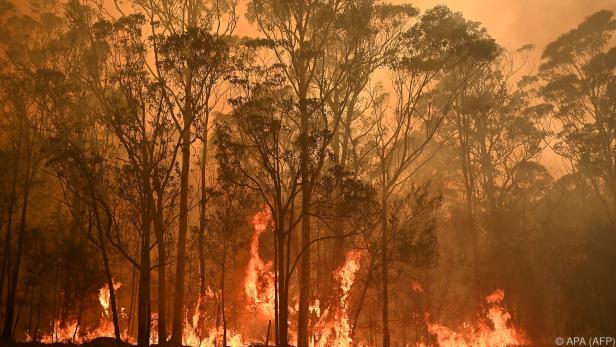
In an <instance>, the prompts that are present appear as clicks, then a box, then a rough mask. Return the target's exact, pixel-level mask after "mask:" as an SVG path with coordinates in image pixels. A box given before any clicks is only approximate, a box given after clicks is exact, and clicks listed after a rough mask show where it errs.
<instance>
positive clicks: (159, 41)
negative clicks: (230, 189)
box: [134, 0, 237, 344]
mask: <svg viewBox="0 0 616 347" xmlns="http://www.w3.org/2000/svg"><path fill="white" fill-rule="evenodd" d="M236 2H237V1H236V0H207V1H197V0H172V1H167V0H135V1H134V3H135V5H136V7H137V8H139V9H141V10H142V11H143V12H144V13H145V15H146V16H147V18H148V20H149V29H150V38H151V46H150V47H148V52H149V53H150V54H151V55H152V56H153V60H154V62H153V64H151V65H148V71H149V73H150V74H151V75H152V78H154V79H155V80H156V81H157V82H158V83H159V84H160V86H161V88H162V96H163V99H164V101H165V103H166V107H167V108H168V110H169V111H168V112H167V117H168V118H170V119H171V120H172V124H174V125H175V127H176V130H177V131H178V133H179V134H180V157H181V159H180V160H181V167H180V196H179V218H178V223H179V225H178V238H177V257H176V271H175V274H176V276H175V290H174V304H173V305H174V306H173V307H174V308H173V331H172V336H171V339H172V341H173V342H174V343H177V344H179V343H181V339H182V331H183V323H184V315H183V310H184V287H185V283H184V282H185V267H186V265H185V264H186V239H187V234H188V222H189V215H190V209H189V203H188V202H189V192H190V187H189V178H190V165H191V146H192V143H193V142H194V141H195V139H196V138H199V139H200V140H201V142H202V149H201V158H200V160H201V163H200V170H201V175H200V178H201V182H200V184H201V189H200V195H201V197H200V211H199V217H200V225H199V235H198V241H199V264H200V294H201V296H205V291H206V285H205V250H204V243H203V239H204V236H205V235H204V233H205V228H206V199H207V197H206V192H207V185H206V182H205V178H206V169H207V165H206V164H207V143H208V141H207V138H208V130H209V127H210V125H209V119H210V115H211V113H212V111H214V110H215V109H216V107H220V106H221V104H222V103H223V101H224V97H223V96H224V88H223V87H222V84H223V82H224V77H225V75H226V74H228V72H229V68H230V66H231V64H230V59H229V55H230V45H231V35H232V34H233V31H234V29H235V25H236V23H237V15H236V13H235V7H236V5H237V4H236ZM160 280H161V281H164V279H162V278H161V279H160ZM159 300H162V302H161V304H160V305H161V307H162V306H165V304H164V303H165V301H164V300H165V295H164V293H162V294H161V295H160V296H159ZM203 309H204V307H201V310H202V311H203ZM159 317H160V315H159ZM162 318H163V321H162V322H163V323H161V327H162V332H161V333H160V335H161V337H165V336H163V335H165V330H166V327H165V324H164V322H165V314H164V312H163V315H162ZM165 339H166V337H165Z"/></svg>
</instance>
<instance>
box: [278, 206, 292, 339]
mask: <svg viewBox="0 0 616 347" xmlns="http://www.w3.org/2000/svg"><path fill="white" fill-rule="evenodd" d="M280 205H281V204H280ZM276 216H277V219H278V222H277V223H276V233H277V234H278V235H277V238H276V242H277V249H276V253H277V256H278V261H277V265H278V344H279V346H280V347H288V343H289V337H288V329H289V322H288V319H289V317H288V309H289V308H288V306H289V305H288V298H289V297H288V291H287V282H288V278H287V269H286V266H285V257H286V252H285V236H284V234H285V232H284V230H285V229H284V225H285V222H284V214H283V213H281V212H280V211H277V212H276Z"/></svg>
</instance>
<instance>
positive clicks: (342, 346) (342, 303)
mask: <svg viewBox="0 0 616 347" xmlns="http://www.w3.org/2000/svg"><path fill="white" fill-rule="evenodd" d="M360 260H361V252H359V251H349V252H348V253H347V254H346V261H345V262H344V264H343V265H342V266H341V267H340V268H338V270H336V273H335V277H336V279H337V281H338V282H339V283H340V295H339V298H338V302H337V304H336V306H337V307H336V310H335V312H334V313H333V315H332V316H331V317H330V314H329V312H330V311H329V308H327V309H325V312H324V313H323V315H322V316H321V319H319V322H317V324H316V325H315V328H314V330H315V335H316V336H317V337H318V339H317V340H316V343H313V345H315V346H319V347H320V346H337V347H347V346H351V345H352V343H353V341H352V339H351V325H350V324H349V318H348V310H349V303H350V291H351V287H352V286H353V282H354V281H355V275H356V274H357V272H358V271H359V268H360Z"/></svg>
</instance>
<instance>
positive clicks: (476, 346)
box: [420, 289, 527, 347]
mask: <svg viewBox="0 0 616 347" xmlns="http://www.w3.org/2000/svg"><path fill="white" fill-rule="evenodd" d="M504 297H505V292H504V291H503V290H502V289H497V290H496V291H495V292H494V293H492V294H490V295H488V296H487V297H486V302H487V303H488V305H489V308H488V312H487V314H486V316H487V318H488V319H489V321H490V322H491V323H492V324H491V326H490V325H488V324H486V323H485V322H484V321H481V320H480V321H479V322H478V323H477V326H476V327H473V326H472V325H470V324H464V325H463V326H462V327H461V328H460V329H459V331H454V330H452V329H450V328H447V327H445V326H443V325H440V324H437V323H436V324H432V323H428V332H429V333H430V334H431V335H434V336H435V337H436V340H437V342H438V345H439V346H441V347H450V346H451V347H485V346H490V347H505V346H520V345H525V344H527V341H526V339H525V337H524V334H523V333H522V332H521V331H518V330H517V329H516V328H515V327H514V326H513V324H511V323H510V322H509V320H510V319H511V315H510V314H509V312H507V310H505V309H504V308H503V307H502V305H501V303H502V301H503V299H504ZM420 346H421V345H420Z"/></svg>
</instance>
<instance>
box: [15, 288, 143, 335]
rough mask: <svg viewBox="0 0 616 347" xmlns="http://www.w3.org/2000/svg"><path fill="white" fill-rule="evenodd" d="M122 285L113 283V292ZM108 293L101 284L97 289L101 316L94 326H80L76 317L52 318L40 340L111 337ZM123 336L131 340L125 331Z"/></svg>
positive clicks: (111, 324)
mask: <svg viewBox="0 0 616 347" xmlns="http://www.w3.org/2000/svg"><path fill="white" fill-rule="evenodd" d="M121 286H122V284H121V283H119V282H114V283H113V290H114V292H115V291H117V290H118V289H119V288H120V287H121ZM110 296H111V295H110V293H109V287H108V286H106V285H105V286H103V287H102V288H100V289H99V291H98V301H99V303H100V305H101V307H102V311H101V317H100V319H99V322H98V325H97V326H96V327H92V328H91V327H82V326H81V325H80V322H79V321H78V320H77V318H76V317H69V318H68V320H66V321H63V320H54V321H52V322H51V332H49V333H45V334H43V336H42V337H41V342H43V343H54V342H70V343H76V344H80V343H84V342H88V341H92V340H93V339H95V338H98V337H113V336H114V334H115V332H114V327H113V321H112V317H111V312H110V309H109V307H110V303H111V299H110ZM123 338H124V339H125V340H127V341H133V342H134V339H132V338H131V337H129V336H128V334H127V333H126V331H125V332H124V333H123ZM27 340H32V336H28V337H27Z"/></svg>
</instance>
